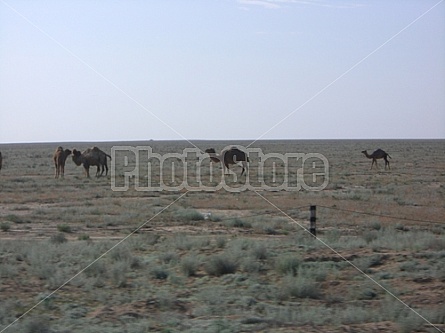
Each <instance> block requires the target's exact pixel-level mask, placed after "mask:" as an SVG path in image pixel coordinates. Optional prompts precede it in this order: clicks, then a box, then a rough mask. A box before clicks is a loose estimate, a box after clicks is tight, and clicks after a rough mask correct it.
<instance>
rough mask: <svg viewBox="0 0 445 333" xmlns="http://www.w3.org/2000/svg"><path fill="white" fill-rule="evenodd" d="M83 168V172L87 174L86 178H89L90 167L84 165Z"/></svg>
mask: <svg viewBox="0 0 445 333" xmlns="http://www.w3.org/2000/svg"><path fill="white" fill-rule="evenodd" d="M84 168H85V173H86V175H87V178H90V167H89V166H84Z"/></svg>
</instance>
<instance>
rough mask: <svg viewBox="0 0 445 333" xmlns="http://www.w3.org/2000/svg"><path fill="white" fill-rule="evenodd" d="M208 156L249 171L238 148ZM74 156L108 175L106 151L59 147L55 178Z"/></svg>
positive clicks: (225, 166) (374, 159)
mask: <svg viewBox="0 0 445 333" xmlns="http://www.w3.org/2000/svg"><path fill="white" fill-rule="evenodd" d="M205 152H206V153H207V154H209V156H210V159H211V161H212V162H215V163H222V167H223V170H224V174H226V172H228V170H229V166H230V165H234V164H238V162H241V167H242V171H241V175H243V174H244V172H246V171H247V170H248V164H247V163H248V162H249V157H248V156H247V154H246V153H245V152H244V151H242V150H240V149H238V148H237V147H231V148H229V149H223V150H222V151H221V153H220V154H217V153H216V151H215V149H214V148H209V149H206V151H205ZM362 153H363V154H364V155H365V156H366V157H367V158H369V159H372V163H371V170H372V167H373V166H374V164H375V165H376V167H377V168H378V165H377V160H378V159H383V160H384V161H385V170H386V167H388V169H391V168H390V165H389V161H388V157H389V158H391V156H389V154H388V153H386V152H385V151H383V150H382V149H377V150H376V151H374V152H373V153H372V154H371V155H369V154H368V152H367V151H366V150H363V151H362ZM71 154H72V159H73V162H74V163H75V164H76V165H77V166H80V165H83V167H84V169H85V174H86V176H87V177H88V178H90V166H95V167H97V171H96V177H101V176H102V175H103V174H104V172H105V176H106V175H108V164H107V158H109V159H111V156H110V155H108V154H107V153H105V152H104V151H102V150H100V149H99V148H97V147H92V148H88V149H86V150H85V151H84V152H80V151H79V150H77V149H73V150H72V151H71V150H69V149H63V147H60V146H59V147H57V149H56V151H55V152H54V155H53V160H54V166H55V169H56V174H55V178H59V177H61V178H63V177H64V175H65V162H66V159H67V158H68V156H69V155H71ZM2 162H3V158H2V153H1V152H0V170H1V169H2Z"/></svg>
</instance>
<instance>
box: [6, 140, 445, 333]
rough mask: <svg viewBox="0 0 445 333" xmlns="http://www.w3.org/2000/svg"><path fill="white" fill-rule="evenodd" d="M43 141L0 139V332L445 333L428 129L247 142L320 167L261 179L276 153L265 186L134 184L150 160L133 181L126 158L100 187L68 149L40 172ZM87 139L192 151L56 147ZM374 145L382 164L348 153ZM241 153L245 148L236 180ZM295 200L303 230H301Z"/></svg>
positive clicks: (439, 222) (433, 153)
mask: <svg viewBox="0 0 445 333" xmlns="http://www.w3.org/2000/svg"><path fill="white" fill-rule="evenodd" d="M234 143H236V144H239V145H244V146H247V145H249V143H250V142H221V141H214V142H211V141H196V142H193V144H195V145H196V146H197V147H199V148H200V149H202V150H204V149H206V148H209V147H214V148H216V150H218V149H221V148H223V147H225V146H227V145H230V144H234ZM58 145H60V144H59V143H55V144H14V145H12V144H10V145H5V144H4V145H0V151H1V152H2V154H3V169H2V170H1V171H0V202H1V204H0V295H1V307H0V332H25V333H31V332H65V333H69V332H86V333H88V332H119V333H121V332H129V333H133V332H134V333H139V332H440V331H445V200H444V199H445V141H443V140H387V141H384V140H382V141H372V140H369V141H365V140H362V141H355V140H351V141H323V140H320V141H259V142H256V143H255V144H254V145H253V146H254V147H255V148H258V149H261V151H262V152H263V153H264V154H267V153H274V154H285V153H317V154H322V155H323V156H324V157H325V158H326V160H327V161H328V162H329V168H328V171H329V172H328V177H329V178H328V182H327V186H326V187H325V188H324V189H323V190H321V191H311V190H308V189H304V188H303V189H300V190H298V191H297V190H273V188H272V187H273V186H274V184H280V182H281V181H282V180H283V179H284V176H285V174H286V169H285V168H284V166H283V165H281V164H280V161H279V160H271V161H269V162H271V163H266V164H265V165H264V170H262V171H263V174H262V177H263V180H264V183H265V184H267V185H268V186H269V187H268V189H272V190H270V191H266V190H261V189H258V190H245V191H243V190H240V191H227V190H225V189H220V190H217V191H199V189H198V188H197V187H196V186H195V185H196V184H195V183H193V181H192V180H193V179H196V178H194V177H191V178H190V179H191V180H190V182H191V183H193V184H194V185H193V186H192V187H193V188H192V190H188V189H187V188H180V189H178V190H163V191H158V190H149V189H148V188H146V187H145V188H144V187H143V186H145V185H146V184H148V178H150V177H151V178H150V179H151V181H152V184H159V177H160V174H159V172H158V170H159V168H157V167H156V164H155V163H153V164H151V166H152V167H153V168H152V173H151V174H149V175H148V174H147V172H148V167H147V162H148V160H144V159H143V158H142V159H140V160H139V163H140V165H139V167H140V169H139V170H140V172H141V175H140V177H139V179H138V181H140V183H139V186H142V187H140V188H137V186H136V183H135V181H136V179H135V177H134V175H133V176H128V175H130V173H131V171H132V170H134V168H135V163H136V159H135V158H133V156H132V155H131V154H129V157H128V159H127V160H125V159H124V158H120V157H119V156H115V160H113V161H112V162H110V161H109V164H111V163H115V169H114V171H115V174H114V175H113V177H115V178H114V180H113V181H114V185H115V188H114V190H113V186H112V175H111V173H109V174H108V176H107V177H101V178H91V179H87V178H86V177H85V175H84V174H83V170H82V168H81V167H76V166H75V165H74V163H73V162H72V161H71V157H69V158H68V160H67V165H66V168H65V178H64V179H54V166H53V162H52V154H53V152H54V150H55V148H56V147H57V146H58ZM92 145H97V146H99V147H100V148H101V149H103V150H104V151H106V152H107V153H110V151H111V148H112V147H113V146H114V147H116V146H119V145H121V146H124V145H126V146H132V147H136V146H150V147H151V148H152V150H153V152H156V153H159V154H167V153H181V152H182V151H183V149H184V148H187V147H189V148H190V147H193V146H192V145H191V144H190V143H187V142H182V141H149V142H130V143H128V142H124V143H63V146H64V148H70V149H72V148H74V147H75V148H77V149H81V150H83V149H85V148H87V147H89V146H92ZM377 148H382V149H384V150H385V151H387V152H388V153H389V154H390V155H391V157H392V158H391V159H390V163H391V170H385V169H384V163H383V161H382V160H378V165H379V168H380V169H378V170H377V169H373V170H370V166H371V160H369V159H367V158H366V157H365V156H364V155H363V154H361V153H360V152H361V151H362V150H364V149H367V150H368V152H370V153H371V152H372V151H373V150H374V149H377ZM177 162H178V161H174V160H172V161H169V162H168V163H167V164H166V165H167V166H165V169H164V170H163V172H164V176H165V175H169V176H168V177H171V178H168V177H167V178H168V179H169V181H170V182H169V183H168V186H170V189H171V188H173V187H174V186H177V185H178V184H179V185H180V184H181V182H182V181H183V179H184V175H183V173H181V171H180V170H181V168H180V166H181V165H180V163H179V167H178V165H175V163H177ZM257 162H258V161H256V160H255V156H252V158H251V161H250V164H251V169H250V172H249V177H251V179H252V180H254V179H258V178H257V177H258V176H259V171H258V169H256V168H255V167H254V166H255V165H257V164H256V163H257ZM317 163H318V162H317ZM311 167H316V169H317V170H318V171H320V168H319V165H317V166H316V165H315V164H313V163H312V162H311V163H308V165H306V166H304V165H301V168H302V172H303V175H302V176H301V177H302V178H300V180H301V179H303V180H305V181H306V183H307V184H309V183H310V182H311V181H312V180H313V179H314V178H313V170H312V171H311ZM172 168H173V169H172ZM210 168H213V171H212V172H214V174H217V173H215V170H216V171H217V170H220V166H218V165H212V166H210V162H209V161H208V160H204V161H203V162H202V163H201V164H200V165H199V170H198V169H196V168H195V169H193V168H189V169H188V172H190V173H191V174H193V175H194V176H196V174H197V172H198V171H199V172H200V175H201V176H202V177H203V178H202V179H203V181H204V183H205V184H206V185H217V184H218V182H219V181H220V179H218V177H216V178H214V179H210V177H211V176H212V175H214V174H212V172H211V171H210V170H211V169H210ZM233 170H234V171H235V172H237V174H238V176H237V178H236V181H233V182H232V183H230V186H231V188H232V189H238V188H240V189H242V186H243V184H244V182H245V181H246V178H245V177H244V178H243V177H240V176H239V173H240V170H241V169H240V168H239V167H237V166H234V167H233ZM93 171H95V169H93ZM318 171H317V172H318ZM311 172H312V173H311ZM91 174H92V175H93V174H95V172H92V173H91ZM146 175H147V176H146ZM322 178H323V177H322ZM233 179H235V178H233ZM323 179H324V178H323ZM296 180H298V179H297V178H296ZM125 181H128V185H129V186H128V189H126V190H125V191H124V190H122V186H123V185H124V184H125ZM322 181H323V180H319V179H316V180H315V182H314V184H313V185H314V186H317V185H320V182H322ZM144 182H146V183H144ZM116 186H117V187H118V190H116ZM310 205H315V206H316V207H317V211H316V212H317V235H316V236H317V237H314V236H313V235H312V234H311V233H310V232H309V231H308V228H309V206H310ZM11 324H12V325H11Z"/></svg>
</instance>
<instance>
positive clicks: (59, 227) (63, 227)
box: [57, 224, 72, 233]
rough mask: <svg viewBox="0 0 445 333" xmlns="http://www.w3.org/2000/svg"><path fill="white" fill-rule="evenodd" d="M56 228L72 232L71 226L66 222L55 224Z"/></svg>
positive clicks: (60, 230)
mask: <svg viewBox="0 0 445 333" xmlns="http://www.w3.org/2000/svg"><path fill="white" fill-rule="evenodd" d="M57 230H59V232H66V233H70V232H72V230H71V227H70V226H69V225H67V224H59V225H58V226H57Z"/></svg>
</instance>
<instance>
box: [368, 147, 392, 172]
mask: <svg viewBox="0 0 445 333" xmlns="http://www.w3.org/2000/svg"><path fill="white" fill-rule="evenodd" d="M362 153H363V154H365V156H366V157H367V158H372V163H371V170H372V166H373V165H374V163H375V166H376V167H377V169H378V168H379V167H378V165H377V160H378V159H381V158H383V159H384V160H385V170H386V166H388V169H391V167H390V166H389V161H388V157H389V158H391V156H389V154H388V153H386V152H385V151H383V150H381V149H377V150H376V151H375V152H373V153H372V154H371V155H369V154H368V152H367V151H366V150H363V151H362Z"/></svg>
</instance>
